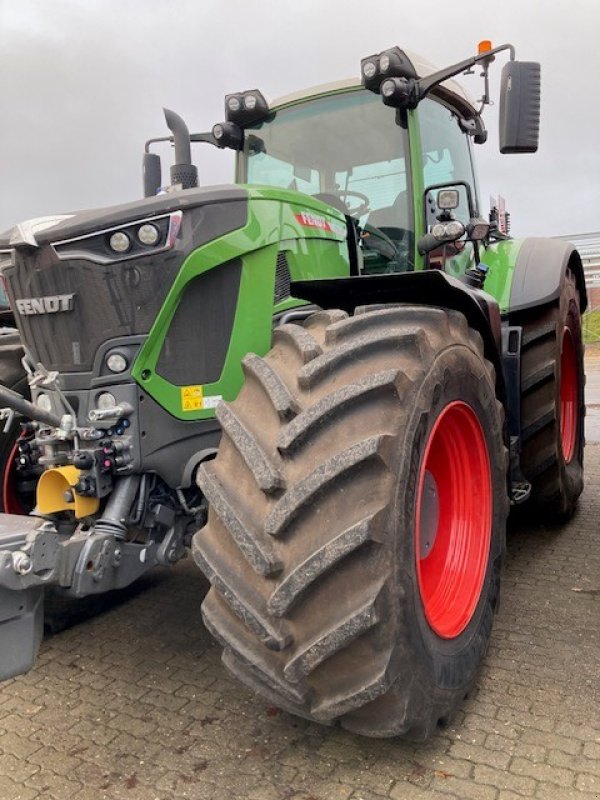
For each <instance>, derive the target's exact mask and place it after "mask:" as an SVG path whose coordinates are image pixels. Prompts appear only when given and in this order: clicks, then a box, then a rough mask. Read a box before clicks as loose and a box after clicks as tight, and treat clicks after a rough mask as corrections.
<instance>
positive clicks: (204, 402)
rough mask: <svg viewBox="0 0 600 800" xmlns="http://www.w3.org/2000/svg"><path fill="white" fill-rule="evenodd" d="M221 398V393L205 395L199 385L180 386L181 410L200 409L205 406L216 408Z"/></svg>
mask: <svg viewBox="0 0 600 800" xmlns="http://www.w3.org/2000/svg"><path fill="white" fill-rule="evenodd" d="M222 399H223V395H220V394H213V395H205V394H204V391H203V387H202V386H201V385H196V386H182V387H181V410H182V411H202V410H203V409H206V408H216V407H217V405H218V404H219V402H220V401H221V400H222Z"/></svg>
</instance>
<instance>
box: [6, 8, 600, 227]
mask: <svg viewBox="0 0 600 800" xmlns="http://www.w3.org/2000/svg"><path fill="white" fill-rule="evenodd" d="M480 39H491V40H492V41H493V42H494V44H496V45H497V44H501V43H504V42H507V41H510V42H512V43H513V44H514V45H515V46H516V49H517V58H520V59H522V60H531V61H540V62H541V64H542V124H541V137H540V149H539V151H538V153H537V154H535V155H504V156H503V155H500V153H499V152H498V149H497V135H496V128H497V117H496V110H497V106H496V107H492V108H491V109H488V111H487V113H486V116H485V119H486V124H487V127H488V128H489V129H490V131H491V135H490V139H489V141H488V143H487V144H486V145H483V146H477V147H476V148H475V150H476V157H477V161H478V172H479V177H480V185H481V190H482V192H481V194H482V197H483V198H484V206H485V207H486V209H487V197H488V195H489V194H498V193H501V194H503V195H504V196H505V197H506V200H507V207H508V209H509V210H510V211H511V213H512V220H513V233H515V234H517V235H528V234H533V235H557V234H576V233H583V232H588V231H598V230H600V146H599V140H600V104H599V103H598V96H599V91H598V81H599V80H600V2H599V0H569V1H568V2H567V0H545V2H540V0H536V1H535V2H534V1H533V0H497V1H496V2H489V1H488V0H445V2H440V1H439V0H362V2H359V0H221V2H219V1H218V0H0V97H1V108H2V112H1V117H0V230H4V229H6V228H8V227H9V226H11V225H12V224H14V223H15V222H18V221H21V220H23V219H27V218H30V217H35V216H41V215H44V214H52V213H57V212H62V211H68V210H72V209H81V208H90V207H94V206H103V205H110V204H113V203H119V202H125V201H128V200H133V199H135V198H136V197H138V196H140V195H141V168H140V163H141V153H142V149H143V143H144V141H145V140H146V139H147V138H149V137H151V136H156V135H158V136H160V135H164V134H165V133H166V128H165V127H164V121H163V117H162V111H161V108H162V106H168V107H170V108H173V109H174V110H176V111H177V112H178V113H180V114H181V115H182V116H183V117H184V118H185V119H186V120H187V122H188V124H189V127H190V129H192V130H197V131H200V130H208V129H210V128H211V127H212V125H213V124H214V123H215V122H218V121H220V120H221V119H222V117H223V97H224V95H225V93H226V92H230V91H238V90H243V89H248V88H254V87H256V88H260V89H261V90H262V91H263V93H264V94H265V96H266V97H267V98H275V97H278V96H281V95H283V94H287V93H288V92H291V91H295V90H297V89H300V88H303V87H307V86H312V85H314V84H318V83H324V82H327V81H331V80H337V79H339V78H345V77H350V76H358V74H359V64H360V59H361V57H364V56H366V55H370V54H371V53H374V52H379V51H381V50H383V49H385V48H387V47H391V46H392V45H396V44H397V45H399V46H400V47H403V48H406V49H410V50H413V51H416V52H418V53H420V54H421V55H422V56H424V57H425V58H426V59H428V60H429V61H432V62H434V63H435V64H436V65H439V66H440V67H442V66H447V65H448V64H451V63H453V62H455V61H459V60H461V59H463V58H465V57H467V56H468V55H470V54H472V53H473V52H475V48H476V44H477V42H478V41H479V40H480ZM501 58H502V60H503V57H501ZM498 61H500V59H498ZM501 64H502V62H500V63H498V64H496V65H494V67H492V71H493V73H494V81H493V86H494V87H496V85H497V80H496V79H497V78H498V77H499V74H500V69H501ZM461 80H462V81H463V82H464V85H465V86H466V87H467V88H468V89H469V90H470V92H471V94H473V95H475V96H479V95H480V92H481V85H480V84H481V81H480V79H479V78H476V77H475V76H472V77H470V78H464V79H461ZM496 97H497V94H496ZM195 153H196V162H197V164H198V167H199V172H200V181H201V183H202V184H203V185H210V184H215V183H226V182H228V181H229V180H230V179H231V175H232V158H231V154H230V153H228V152H219V151H217V150H215V149H213V148H211V147H209V146H208V145H206V146H203V145H200V146H196V150H195ZM167 156H168V153H167ZM163 172H164V174H168V173H167V172H166V164H164V160H163Z"/></svg>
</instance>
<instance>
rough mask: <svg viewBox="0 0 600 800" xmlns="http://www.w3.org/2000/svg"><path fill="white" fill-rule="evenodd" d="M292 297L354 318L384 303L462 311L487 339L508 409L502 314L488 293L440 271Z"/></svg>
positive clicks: (348, 282) (350, 282) (361, 280)
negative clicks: (360, 311)
mask: <svg viewBox="0 0 600 800" xmlns="http://www.w3.org/2000/svg"><path fill="white" fill-rule="evenodd" d="M292 294H293V296H294V297H299V298H302V299H303V300H308V301H309V302H312V303H316V304H317V305H318V306H320V307H321V308H342V309H344V310H345V311H348V312H350V313H352V311H354V309H355V308H356V306H358V305H373V304H375V305H376V304H379V303H411V304H415V305H430V306H440V307H441V308H449V309H454V310H455V311H460V312H461V313H462V314H464V315H465V317H466V318H467V321H468V323H469V325H471V327H473V328H475V329H476V330H478V331H479V333H480V334H481V336H482V338H483V343H484V350H485V356H486V358H487V359H489V360H490V361H491V362H492V364H493V365H494V368H495V369H496V391H497V394H498V397H499V399H500V400H501V402H502V403H504V404H505V403H506V387H505V383H504V371H503V367H502V334H501V319H500V308H499V306H498V303H497V301H496V300H495V299H494V298H493V297H492V296H491V295H489V294H487V292H482V291H479V290H478V289H473V288H471V287H469V286H467V285H466V284H465V283H463V282H462V281H460V280H458V279H457V278H454V277H452V276H451V275H447V274H445V273H444V272H440V271H439V270H426V271H423V272H402V273H398V274H393V275H374V276H366V275H365V276H360V277H350V278H320V279H317V280H312V281H293V282H292Z"/></svg>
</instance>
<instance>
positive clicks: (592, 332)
mask: <svg viewBox="0 0 600 800" xmlns="http://www.w3.org/2000/svg"><path fill="white" fill-rule="evenodd" d="M583 341H584V342H585V343H586V344H594V343H595V342H600V309H596V310H594V311H588V312H587V314H584V315H583Z"/></svg>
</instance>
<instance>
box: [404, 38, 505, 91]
mask: <svg viewBox="0 0 600 800" xmlns="http://www.w3.org/2000/svg"><path fill="white" fill-rule="evenodd" d="M503 50H509V51H510V60H511V61H514V60H515V48H514V46H513V45H512V44H501V45H500V46H499V47H494V48H493V50H487V51H486V52H485V53H481V54H479V55H476V56H471V57H470V58H466V59H465V60H464V61H459V62H458V63H457V64H453V65H452V66H451V67H446V69H442V70H440V71H439V72H434V73H433V75H429V77H427V78H420V79H419V80H418V81H416V86H415V88H416V95H417V102H420V101H421V100H422V99H423V98H424V97H425V96H426V95H427V94H429V92H430V91H431V90H432V89H433V88H434V87H435V86H437V85H438V84H440V83H443V82H444V81H447V80H448V79H449V78H453V77H454V76H455V75H459V74H460V73H461V72H465V71H466V70H468V69H471V67H473V66H475V64H479V63H480V62H482V61H483V62H484V64H485V65H486V69H487V65H489V63H490V60H491V59H492V58H493V57H494V56H495V55H496V53H500V52H502V51H503Z"/></svg>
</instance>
